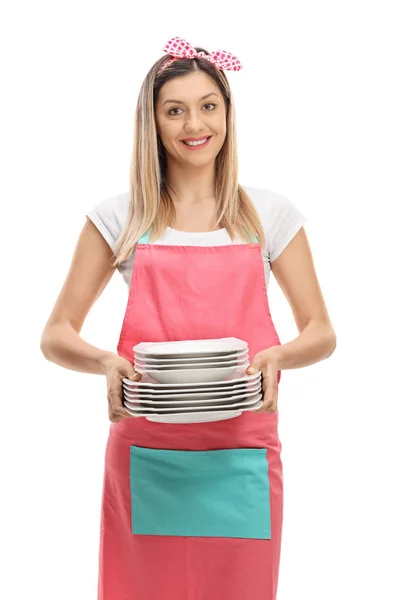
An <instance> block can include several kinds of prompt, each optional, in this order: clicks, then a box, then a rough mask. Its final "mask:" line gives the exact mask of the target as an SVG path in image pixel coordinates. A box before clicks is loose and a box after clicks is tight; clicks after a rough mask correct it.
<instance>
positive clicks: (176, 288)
mask: <svg viewBox="0 0 400 600" xmlns="http://www.w3.org/2000/svg"><path fill="white" fill-rule="evenodd" d="M164 51H165V52H167V53H168V56H163V57H162V58H160V59H159V60H158V61H157V62H156V63H155V64H154V65H153V67H152V68H151V69H150V71H149V73H148V74H147V76H146V78H145V80H144V83H143V85H142V87H141V90H140V94H139V100H138V105H137V110H136V124H135V140H134V151H133V157H132V168H131V182H130V193H125V194H120V195H118V196H114V197H113V198H107V199H105V200H103V201H102V202H99V203H98V204H97V205H96V206H95V207H93V209H92V210H91V211H90V212H89V213H88V215H87V222H86V224H85V226H84V227H83V230H82V233H81V235H80V238H79V240H78V243H77V247H76V251H75V254H74V258H73V261H72V265H71V269H70V272H69V274H68V276H67V279H66V282H65V284H64V287H63V289H62V291H61V293H60V296H59V298H58V300H57V303H56V305H55V307H54V309H53V312H52V314H51V316H50V318H49V320H48V323H47V324H46V327H45V329H44V331H43V336H42V344H41V348H42V351H43V354H44V355H45V357H46V358H48V359H49V360H51V361H53V362H55V363H57V364H60V365H62V366H64V367H66V368H69V369H75V370H77V371H83V372H86V373H100V374H101V373H103V374H104V375H105V376H106V381H107V390H108V413H109V419H110V421H111V424H110V432H109V437H108V441H107V447H106V456H105V471H104V484H103V496H102V512H101V537H100V540H101V541H100V560H99V585H98V598H99V600H128V599H129V600H131V599H132V600H274V599H275V598H276V593H277V584H278V570H279V559H280V547H281V531H282V515H283V480H282V464H281V459H280V452H281V443H280V440H279V435H278V410H277V397H278V384H279V381H280V376H281V370H284V369H293V368H298V367H303V366H306V365H310V364H313V363H315V362H317V361H319V360H322V359H324V358H327V357H328V356H330V355H331V354H332V352H333V351H334V348H335V345H336V339H335V332H334V330H333V327H332V324H331V322H330V319H329V316H328V313H327V309H326V306H325V303H324V300H323V297H322V294H321V291H320V288H319V284H318V280H317V277H316V274H315V271H314V267H313V262H312V257H311V252H310V249H309V245H308V242H307V238H306V234H305V231H304V228H303V223H304V220H305V217H304V215H303V214H302V213H301V212H300V211H299V210H298V209H297V208H296V207H295V206H294V204H293V203H292V202H290V201H289V200H288V199H286V198H284V197H283V196H280V195H279V194H275V193H273V192H271V191H270V190H262V189H257V188H251V187H247V186H246V187H245V186H241V185H239V184H238V181H237V176H238V165H237V148H236V137H235V112H234V104H233V99H232V96H231V93H230V89H229V84H228V80H227V78H226V75H225V73H224V70H225V69H226V70H236V71H237V70H239V69H240V68H241V65H240V62H239V61H238V59H237V58H236V57H234V56H232V55H231V54H230V53H228V52H225V51H220V52H215V53H211V54H209V53H207V52H206V51H205V50H201V49H200V48H196V49H194V48H192V47H191V46H190V45H189V44H188V43H187V42H186V41H185V40H182V39H180V38H172V39H171V40H169V42H167V44H166V46H165V47H164ZM191 140H192V141H195V144H196V145H195V146H193V145H189V144H188V142H190V141H191ZM204 140H207V141H205V142H204V143H203V141H204ZM196 141H197V142H196ZM264 230H265V231H267V238H266V237H265V235H264ZM116 268H118V270H119V271H120V272H121V274H122V275H123V277H124V279H125V281H126V283H127V284H128V286H129V297H128V303H127V307H126V312H125V317H124V320H123V324H122V328H121V334H120V339H119V343H118V347H117V353H114V352H108V351H103V350H101V349H98V348H96V347H94V346H91V345H90V344H88V343H86V342H84V341H83V340H82V338H81V337H80V335H79V333H80V331H81V328H82V325H83V323H84V320H85V318H86V316H87V314H88V312H89V310H90V308H91V306H92V305H93V303H94V301H95V300H96V299H97V298H98V296H99V295H100V294H101V293H102V291H103V290H104V288H105V286H106V285H107V283H108V282H109V280H110V278H111V276H112V275H113V273H114V271H115V269H116ZM270 269H272V271H273V273H274V276H275V278H276V280H277V281H278V284H279V285H280V287H281V289H282V290H283V292H284V294H285V296H286V298H287V300H288V302H289V303H290V306H291V308H292V311H293V315H294V318H295V321H296V324H297V326H298V329H299V332H300V335H299V336H298V337H297V338H296V339H295V340H293V341H291V342H289V343H287V344H281V343H280V340H279V337H278V335H277V332H276V330H275V327H274V325H273V322H272V319H271V315H270V311H269V306H268V298H267V284H268V277H269V270H270ZM221 337H237V338H240V339H242V340H246V341H247V343H248V346H249V358H250V360H251V365H250V367H249V369H248V371H247V372H248V373H251V372H256V371H259V370H261V371H262V375H263V393H264V397H263V404H262V406H261V408H260V409H259V410H257V411H247V412H243V413H242V414H241V415H240V416H239V417H236V418H231V419H227V420H223V421H215V422H210V423H188V424H165V423H156V422H151V421H149V420H147V419H146V418H143V417H137V418H135V417H131V416H130V415H129V414H128V413H127V412H126V411H125V409H124V407H123V400H122V389H121V388H122V379H123V378H124V377H129V378H130V379H132V380H139V379H140V377H141V376H140V374H138V373H136V372H135V370H134V368H133V365H132V361H133V351H132V347H133V346H134V345H135V344H137V343H139V342H141V341H170V340H184V339H209V338H221ZM139 473H140V475H139ZM228 485H229V486H230V487H229V490H230V491H229V493H228ZM144 514H146V521H145V520H144V518H143V515H144Z"/></svg>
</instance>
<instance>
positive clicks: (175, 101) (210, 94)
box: [161, 92, 218, 106]
mask: <svg viewBox="0 0 400 600" xmlns="http://www.w3.org/2000/svg"><path fill="white" fill-rule="evenodd" d="M209 96H217V98H218V94H216V93H215V92H210V93H209V94H206V95H205V96H202V97H201V98H200V99H199V100H204V98H208V97H209ZM167 102H174V103H175V104H185V103H184V102H182V100H164V102H163V103H162V105H161V106H164V104H167Z"/></svg>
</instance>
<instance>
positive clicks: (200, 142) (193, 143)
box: [183, 137, 208, 146]
mask: <svg viewBox="0 0 400 600" xmlns="http://www.w3.org/2000/svg"><path fill="white" fill-rule="evenodd" d="M207 140H208V137H207V138H204V140H202V141H199V142H183V143H184V144H186V145H187V146H200V145H201V144H205V143H206V141H207Z"/></svg>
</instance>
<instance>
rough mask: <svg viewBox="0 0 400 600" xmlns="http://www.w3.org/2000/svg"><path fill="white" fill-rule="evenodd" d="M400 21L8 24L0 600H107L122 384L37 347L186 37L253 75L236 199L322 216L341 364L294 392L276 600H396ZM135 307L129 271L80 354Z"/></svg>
mask: <svg viewBox="0 0 400 600" xmlns="http://www.w3.org/2000/svg"><path fill="white" fill-rule="evenodd" d="M395 8H396V3H395V2H394V1H393V2H389V1H380V2H379V3H378V2H360V1H359V2H357V1H355V0H346V1H343V0H336V1H335V2H321V1H319V2H317V1H310V0H304V1H303V2H294V1H288V0H286V1H285V0H281V1H280V2H279V3H278V2H263V3H258V2H255V1H254V0H252V1H247V2H246V3H240V4H238V5H234V4H232V3H231V2H229V3H228V2H217V3H193V2H189V3H187V2H184V3H175V2H163V3H159V2H153V3H150V2H149V3H134V2H126V1H118V0H117V1H115V0H114V1H113V2H112V3H111V2H91V1H88V0H79V2H76V1H69V2H54V1H53V2H44V1H40V0H39V1H38V0H36V1H35V2H29V3H28V2H13V3H8V6H4V5H3V9H2V16H1V19H0V21H1V23H2V24H1V35H0V40H1V41H0V44H1V56H2V84H3V86H2V87H3V91H2V94H1V103H2V108H1V117H0V118H1V131H2V133H1V159H2V160H1V164H2V175H1V200H2V203H1V207H2V228H1V231H2V235H1V241H2V246H3V247H2V256H3V264H2V290H3V293H2V295H1V301H2V316H3V320H2V355H3V358H2V363H1V364H2V384H3V402H2V419H1V432H0V433H1V436H0V438H1V473H2V475H1V487H2V494H1V513H0V514H1V517H0V518H1V523H0V526H1V536H0V537H1V542H0V543H1V546H2V548H1V552H2V569H1V570H2V576H1V582H0V596H1V597H2V598H4V599H7V600H16V599H18V600H19V599H22V598H33V597H34V598H40V599H41V600H50V599H51V600H54V599H56V598H57V600H67V599H68V600H70V599H71V598H74V600H96V598H97V568H98V564H97V559H98V556H97V553H98V543H99V519H100V500H101V487H102V476H103V460H104V450H105V444H106V439H107V434H108V427H109V421H108V414H107V400H106V393H105V392H106V387H105V386H106V382H105V378H104V377H103V376H95V375H89V374H82V373H78V372H75V371H70V370H67V369H63V368H61V367H59V366H57V365H55V364H53V363H50V362H48V361H46V360H45V358H44V357H43V355H42V354H41V352H40V347H39V346H40V336H41V333H42V329H43V327H44V325H45V322H46V320H47V318H48V316H49V314H50V311H51V309H52V307H53V305H54V302H55V300H56V298H57V295H58V293H59V290H60V289H61V286H62V284H63V281H64V279H65V276H66V274H67V271H68V268H69V265H70V260H71V257H72V253H73V250H74V247H75V243H76V241H77V238H78V235H79V232H80V230H81V228H82V227H83V225H84V222H85V212H86V211H87V210H89V209H90V208H91V207H92V206H93V205H94V204H95V203H97V202H98V201H100V200H101V199H103V198H105V197H107V196H111V195H113V194H118V193H121V192H124V191H127V190H128V181H129V179H128V178H129V172H128V171H129V161H130V155H131V145H132V139H133V118H134V109H135V105H136V99H137V94H138V91H139V88H140V85H141V83H142V81H143V78H144V76H145V74H146V72H147V70H148V69H149V68H150V67H151V65H152V64H153V62H154V61H155V60H157V59H158V58H159V57H160V56H162V55H163V52H162V50H161V49H162V47H163V45H164V44H165V42H166V41H167V40H168V38H170V37H172V36H175V35H178V36H180V37H183V38H185V39H187V40H188V41H189V42H190V43H191V44H192V45H193V46H195V45H201V46H204V47H206V48H207V49H208V50H210V51H212V50H217V49H226V50H229V51H231V52H232V53H234V54H235V55H236V56H238V57H239V59H240V60H241V62H242V64H243V69H242V71H240V72H228V73H227V76H228V78H229V81H230V83H231V86H232V90H233V94H234V99H235V104H236V110H237V126H238V142H239V164H240V177H239V180H240V182H241V183H244V184H247V185H253V186H255V187H265V188H269V189H271V190H274V191H276V192H278V193H280V194H283V195H285V196H287V197H289V198H290V199H291V200H292V201H293V202H295V203H296V205H297V206H298V207H299V208H300V210H302V211H304V212H305V214H306V215H307V216H308V221H307V223H306V226H305V228H306V232H307V234H308V237H309V240H310V244H311V248H312V252H313V257H314V261H315V266H316V269H317V274H318V277H319V281H320V284H321V287H322V291H323V294H324V297H325V300H326V303H327V306H328V310H329V313H330V316H331V318H332V322H333V325H334V327H335V331H336V334H337V348H336V351H335V353H334V354H333V355H332V356H331V357H330V358H329V359H328V360H326V361H321V362H319V363H317V364H315V365H312V366H310V367H308V368H304V369H295V370H287V371H283V373H282V380H281V384H280V397H279V406H278V408H279V413H280V437H281V441H282V444H283V450H282V460H283V468H284V482H285V509H284V511H285V512H284V528H283V539H282V553H281V569H280V579H279V592H278V600H293V599H294V598H296V600H298V599H305V600H321V599H322V598H323V599H324V600H337V599H338V598H340V600H354V599H355V598H362V599H363V600H369V599H371V600H372V599H374V600H376V599H377V598H379V599H384V600H395V599H398V598H399V597H400V586H399V579H398V564H399V535H400V527H399V509H398V507H399V506H400V497H399V492H398V480H399V458H400V457H399V445H398V428H399V420H398V417H399V401H400V394H399V385H398V358H399V350H398V339H399V316H398V314H399V313H398V307H399V300H400V298H399V294H398V291H397V290H398V282H397V281H396V280H397V278H398V259H399V250H398V243H396V237H397V236H398V231H399V221H398V204H399V200H400V195H399V187H400V186H399V165H400V150H399V148H400V146H399V139H400V120H399V106H400V94H399V88H398V87H397V86H398V76H399V52H400V47H399V41H398V40H399V36H398V31H399V25H400V23H399V18H398V15H396V13H395ZM397 8H398V7H397ZM269 295H270V304H271V311H272V315H273V319H274V322H275V325H276V327H277V330H278V333H279V335H280V338H281V341H282V343H285V342H288V341H290V340H291V339H293V338H294V337H296V336H297V329H296V326H295V323H294V320H293V317H292V314H291V311H290V309H289V306H288V304H287V302H286V300H285V298H284V296H283V294H282V292H281V290H280V288H279V287H278V286H277V284H276V281H275V280H274V278H273V277H272V278H271V281H270V287H269ZM126 299H127V290H126V287H125V284H124V283H123V280H122V277H121V276H120V275H119V273H117V272H116V273H115V275H114V277H113V278H112V280H111V282H110V283H109V285H108V286H107V288H106V290H105V291H104V292H103V294H102V296H101V297H100V298H99V300H98V301H97V303H96V304H95V305H94V307H93V309H92V310H91V312H90V314H89V316H88V318H87V321H86V322H85V325H84V329H83V330H82V333H81V335H82V337H83V338H84V339H85V340H86V341H88V342H90V343H92V344H94V345H97V346H99V347H101V348H104V349H108V350H112V351H116V344H117V341H118V336H119V332H120V327H121V324H122V318H123V313H124V310H125V303H126ZM154 600H162V599H161V598H160V599H154ZM209 600H213V599H212V598H211V597H210V598H209ZM227 600H229V599H227Z"/></svg>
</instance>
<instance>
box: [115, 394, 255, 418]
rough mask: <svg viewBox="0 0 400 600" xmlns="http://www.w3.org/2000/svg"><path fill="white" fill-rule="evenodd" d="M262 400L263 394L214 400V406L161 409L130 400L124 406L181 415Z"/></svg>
mask: <svg viewBox="0 0 400 600" xmlns="http://www.w3.org/2000/svg"><path fill="white" fill-rule="evenodd" d="M261 398H262V394H253V396H245V397H244V399H242V400H238V401H236V400H237V399H236V398H233V399H232V398H231V399H229V400H228V399H225V401H223V402H221V401H220V402H218V400H214V403H213V404H210V403H209V404H208V405H206V404H201V402H194V403H193V402H180V406H179V405H178V406H177V405H176V404H174V406H172V405H170V406H164V407H161V406H160V405H159V404H160V403H159V402H158V403H157V404H156V405H153V406H147V405H146V406H145V405H144V404H143V402H140V403H138V402H129V401H128V400H125V401H124V406H125V407H126V408H129V409H130V410H134V411H137V412H146V413H147V412H150V413H153V412H155V413H170V414H171V413H179V412H181V411H187V412H189V411H191V410H194V411H197V412H200V411H203V412H206V411H210V410H218V409H221V410H227V409H228V408H229V409H232V408H236V409H239V408H242V406H250V404H254V403H255V402H258V401H259V400H261Z"/></svg>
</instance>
